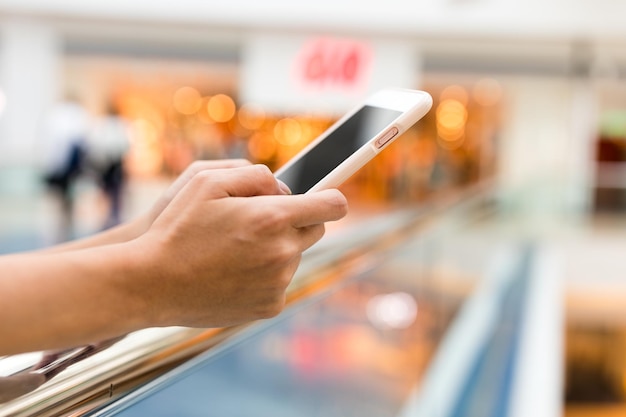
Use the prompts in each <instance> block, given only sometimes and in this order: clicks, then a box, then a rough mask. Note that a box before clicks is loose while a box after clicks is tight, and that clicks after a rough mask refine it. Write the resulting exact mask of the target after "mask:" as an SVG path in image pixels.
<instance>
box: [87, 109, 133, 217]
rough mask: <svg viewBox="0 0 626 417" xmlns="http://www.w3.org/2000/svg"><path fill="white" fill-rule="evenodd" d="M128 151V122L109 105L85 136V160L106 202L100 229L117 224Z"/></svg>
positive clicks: (120, 208)
mask: <svg viewBox="0 0 626 417" xmlns="http://www.w3.org/2000/svg"><path fill="white" fill-rule="evenodd" d="M129 147H130V139H129V126H128V122H127V121H126V120H125V119H124V118H123V117H122V116H121V115H120V112H119V110H118V108H117V106H115V105H114V104H113V103H110V104H109V106H108V108H107V112H106V115H104V116H103V117H101V118H99V119H97V120H96V122H95V124H94V127H93V129H91V131H90V132H89V135H88V136H87V148H86V157H87V158H86V159H87V162H88V163H89V167H90V169H92V170H93V171H94V172H95V175H96V181H97V183H98V185H99V186H100V188H101V189H102V191H103V193H104V195H105V196H106V199H107V204H108V210H107V217H106V219H105V221H104V225H103V229H108V228H110V227H113V226H115V225H117V224H119V223H120V221H121V212H122V196H123V192H124V185H125V182H126V173H125V170H124V158H125V156H126V153H127V152H128V150H129Z"/></svg>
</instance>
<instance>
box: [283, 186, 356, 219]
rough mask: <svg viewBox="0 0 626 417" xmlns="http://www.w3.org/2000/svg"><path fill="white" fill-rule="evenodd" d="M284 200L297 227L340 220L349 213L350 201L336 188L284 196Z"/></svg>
mask: <svg viewBox="0 0 626 417" xmlns="http://www.w3.org/2000/svg"><path fill="white" fill-rule="evenodd" d="M282 201H283V204H285V205H286V207H287V208H289V209H290V211H291V215H292V217H291V219H292V220H291V225H292V226H293V227H295V228H302V227H307V226H312V225H315V224H321V223H325V222H329V221H335V220H339V219H341V218H342V217H344V216H345V215H346V214H347V213H348V201H347V200H346V197H345V196H344V195H343V194H342V193H341V192H340V191H339V190H336V189H329V190H323V191H317V192H314V193H309V194H297V195H289V196H284V197H283V198H282Z"/></svg>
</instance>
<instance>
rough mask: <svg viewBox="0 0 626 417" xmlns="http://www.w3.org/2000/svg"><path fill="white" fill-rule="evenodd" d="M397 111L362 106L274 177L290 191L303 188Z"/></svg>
mask: <svg viewBox="0 0 626 417" xmlns="http://www.w3.org/2000/svg"><path fill="white" fill-rule="evenodd" d="M401 114H402V112H400V111H398V110H391V109H385V108H381V107H374V106H363V107H362V108H361V109H359V110H358V111H357V112H356V113H355V114H354V115H352V117H350V118H349V119H347V120H346V121H345V122H344V123H342V124H341V125H340V126H339V127H337V129H335V130H334V131H333V132H331V133H330V134H329V135H328V136H327V137H326V138H325V139H324V140H323V141H321V142H320V143H318V144H317V146H315V147H314V148H312V149H311V150H310V151H309V152H308V153H307V154H306V155H303V156H302V157H301V158H300V159H299V160H298V161H296V162H295V163H294V164H293V165H291V166H290V167H289V168H288V169H287V170H285V171H284V172H282V173H281V174H280V175H279V176H278V178H279V179H280V180H281V181H283V182H284V183H285V184H287V185H288V186H289V188H290V189H291V191H292V193H294V194H303V193H305V192H307V191H308V190H309V189H310V188H311V187H313V186H314V185H315V184H317V183H318V182H319V181H320V180H321V179H322V178H324V177H325V176H326V175H328V174H329V173H330V172H331V171H332V170H333V169H334V168H335V167H337V165H339V164H340V163H341V162H343V161H344V160H345V159H347V158H348V157H349V156H350V155H352V154H353V153H354V152H356V151H357V150H358V149H359V148H360V147H361V146H363V145H364V144H366V143H367V142H368V141H369V140H371V139H372V138H373V137H374V136H376V135H377V134H379V133H380V132H381V131H382V130H383V129H384V128H385V127H386V126H387V125H389V124H390V123H391V122H393V121H394V120H395V119H396V118H397V117H398V116H400V115H401Z"/></svg>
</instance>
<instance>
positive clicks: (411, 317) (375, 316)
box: [367, 292, 417, 329]
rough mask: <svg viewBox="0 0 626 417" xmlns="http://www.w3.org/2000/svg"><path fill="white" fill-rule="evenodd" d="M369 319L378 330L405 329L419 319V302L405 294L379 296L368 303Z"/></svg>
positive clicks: (396, 293)
mask: <svg viewBox="0 0 626 417" xmlns="http://www.w3.org/2000/svg"><path fill="white" fill-rule="evenodd" d="M367 317H368V319H369V320H370V322H371V323H372V324H373V325H374V326H376V327H378V328H383V329H384V328H391V329H405V328H407V327H409V326H410V325H411V324H413V323H414V322H415V319H416V318H417V302H416V301H415V299H414V298H413V296H412V295H411V294H408V293H405V292H394V293H390V294H381V295H377V296H374V297H372V298H371V299H370V300H369V301H368V303H367Z"/></svg>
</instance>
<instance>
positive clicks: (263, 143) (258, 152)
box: [248, 132, 277, 161]
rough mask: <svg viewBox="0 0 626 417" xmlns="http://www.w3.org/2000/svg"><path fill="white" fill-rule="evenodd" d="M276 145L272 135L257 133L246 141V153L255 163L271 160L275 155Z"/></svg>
mask: <svg viewBox="0 0 626 417" xmlns="http://www.w3.org/2000/svg"><path fill="white" fill-rule="evenodd" d="M276 147H277V143H276V141H275V140H274V138H273V137H272V135H270V134H267V133H263V132H257V133H255V134H253V135H252V136H251V137H250V139H248V153H249V154H250V156H251V157H252V158H253V159H254V160H256V161H266V160H268V159H271V158H272V157H273V156H274V154H275V153H276Z"/></svg>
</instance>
